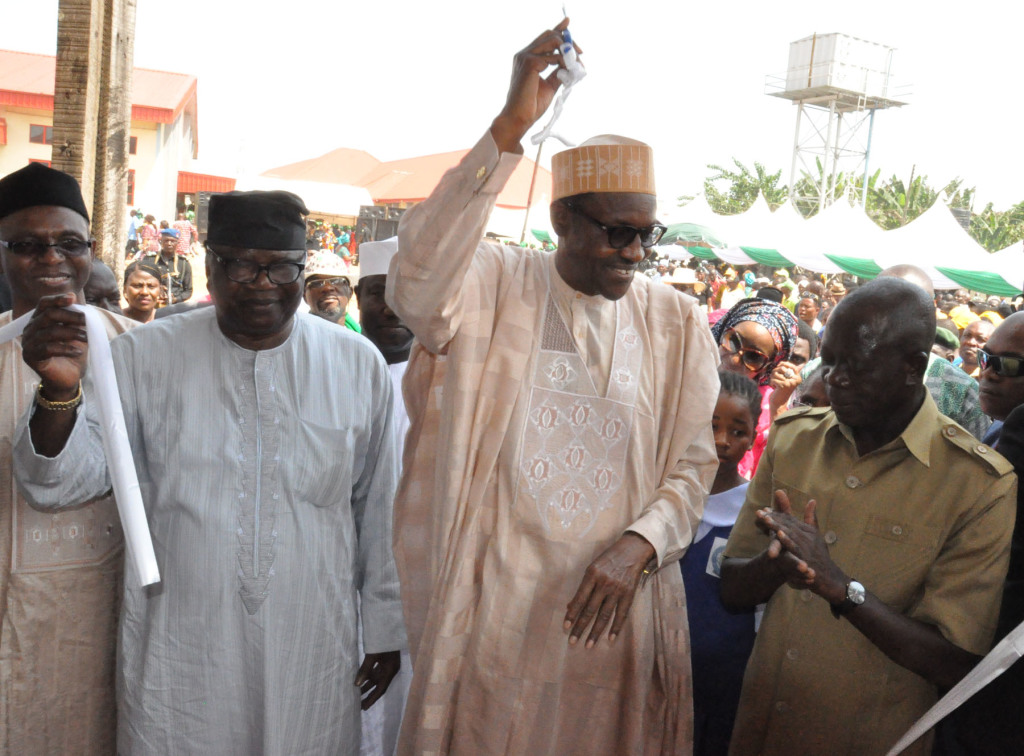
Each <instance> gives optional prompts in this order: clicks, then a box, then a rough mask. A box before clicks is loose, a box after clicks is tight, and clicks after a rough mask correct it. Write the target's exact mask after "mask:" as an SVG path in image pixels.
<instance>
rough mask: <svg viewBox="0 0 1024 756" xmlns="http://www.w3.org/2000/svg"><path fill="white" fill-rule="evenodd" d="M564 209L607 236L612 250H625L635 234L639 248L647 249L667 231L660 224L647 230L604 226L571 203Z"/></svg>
mask: <svg viewBox="0 0 1024 756" xmlns="http://www.w3.org/2000/svg"><path fill="white" fill-rule="evenodd" d="M566 207H568V208H569V210H571V211H572V212H574V213H576V214H577V215H579V216H580V217H582V218H586V219H587V220H588V221H590V222H591V223H593V224H594V225H595V226H597V227H598V228H600V229H601V230H602V231H604V232H605V233H606V234H607V235H608V244H609V246H611V248H612V249H625V248H626V247H628V246H629V245H630V244H632V243H633V240H634V239H635V238H636V237H637V234H639V235H640V246H641V247H643V248H644V249H648V248H650V247H653V246H654V245H655V244H657V243H658V242H659V241H661V237H662V236H664V235H665V232H666V231H667V230H668V229H667V228H666V227H665V226H663V225H661V224H660V223H652V224H651V225H650V226H648V227H647V228H637V227H636V226H606V225H605V224H603V223H602V222H601V221H599V220H598V219H597V218H595V217H593V216H591V215H587V213H585V212H583V211H582V210H580V209H579V207H577V206H576V205H575V204H573V203H571V202H567V203H566Z"/></svg>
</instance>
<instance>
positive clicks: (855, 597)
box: [846, 580, 867, 606]
mask: <svg viewBox="0 0 1024 756" xmlns="http://www.w3.org/2000/svg"><path fill="white" fill-rule="evenodd" d="M846 598H848V599H849V600H850V601H852V602H853V603H854V604H857V605H858V606H859V605H860V604H863V603H864V599H865V598H867V592H866V591H865V590H864V586H863V585H861V584H860V583H858V582H857V581H856V580H852V581H850V584H849V585H848V586H846Z"/></svg>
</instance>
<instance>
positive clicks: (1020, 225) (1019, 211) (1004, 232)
mask: <svg viewBox="0 0 1024 756" xmlns="http://www.w3.org/2000/svg"><path fill="white" fill-rule="evenodd" d="M971 236H973V237H974V238H975V239H976V240H977V242H978V243H979V244H980V245H981V246H983V247H984V248H985V249H987V250H988V251H989V252H998V251H999V250H1001V249H1006V248H1007V247H1009V246H1010V245H1011V244H1016V243H1017V242H1019V241H1020V240H1021V239H1024V202H1020V203H1018V204H1016V205H1014V206H1013V207H1011V208H1010V209H1009V210H1005V211H1003V212H997V211H996V210H993V209H992V203H991V202H989V203H988V204H987V205H985V209H984V210H982V211H981V212H980V213H978V214H977V215H973V216H971Z"/></svg>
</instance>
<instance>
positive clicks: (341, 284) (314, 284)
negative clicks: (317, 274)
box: [306, 278, 352, 289]
mask: <svg viewBox="0 0 1024 756" xmlns="http://www.w3.org/2000/svg"><path fill="white" fill-rule="evenodd" d="M324 286H331V287H333V288H335V289H343V288H345V287H349V288H351V286H352V284H350V283H349V281H348V279H347V278H312V279H307V280H306V288H307V289H320V288H323V287H324Z"/></svg>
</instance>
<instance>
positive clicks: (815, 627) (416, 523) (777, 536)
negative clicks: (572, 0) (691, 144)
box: [0, 19, 1024, 756]
mask: <svg viewBox="0 0 1024 756" xmlns="http://www.w3.org/2000/svg"><path fill="white" fill-rule="evenodd" d="M567 24H568V19H566V20H564V21H563V22H562V23H561V24H559V25H558V26H556V27H555V28H554V29H553V30H547V31H545V32H543V33H542V34H541V35H540V36H538V37H537V39H535V40H534V41H533V42H532V43H531V44H530V45H528V46H527V47H526V48H525V49H524V50H522V51H521V52H520V53H518V54H517V55H516V58H515V64H514V68H513V76H512V82H511V85H510V87H509V91H508V95H507V99H506V102H505V105H504V107H503V108H502V110H501V111H500V112H499V113H498V115H497V117H495V119H494V120H493V121H492V122H491V124H490V127H489V128H488V129H487V130H486V131H485V132H484V133H483V135H482V136H481V138H480V140H479V142H478V143H477V144H476V145H475V146H474V147H473V149H471V150H470V151H469V152H468V153H467V155H466V156H465V157H464V159H463V160H462V161H461V162H460V164H459V165H458V166H456V167H455V168H453V169H452V170H451V171H449V172H448V173H447V174H446V175H445V176H444V178H443V179H442V180H441V182H440V184H439V185H438V186H437V188H436V189H435V190H434V192H433V193H432V195H431V196H430V198H428V199H427V200H426V201H424V202H422V203H420V204H418V205H416V206H414V207H412V208H410V209H409V210H408V211H407V212H406V213H405V214H404V216H403V218H402V221H401V224H400V226H399V232H398V236H397V237H396V238H393V239H389V240H384V241H378V242H364V243H362V244H361V245H360V246H359V250H358V252H359V257H360V261H359V263H360V264H359V277H358V279H357V278H356V277H355V275H354V273H353V272H352V270H351V269H350V261H351V257H352V248H351V247H350V246H349V245H350V244H351V243H352V239H351V234H350V233H349V232H350V231H351V229H344V228H334V227H324V226H323V225H322V224H316V223H313V224H310V222H309V220H308V210H307V208H306V207H305V204H304V203H303V201H302V199H301V198H299V197H297V196H296V195H294V194H290V193H288V192H281V191H275V192H231V193H226V194H218V195H214V196H213V197H212V198H211V201H210V205H209V216H208V231H207V235H206V238H205V240H204V244H203V249H202V254H203V256H204V263H205V265H206V269H207V271H208V287H209V291H210V294H211V301H210V302H209V303H207V304H209V306H205V307H204V306H196V304H198V303H192V302H190V301H189V300H190V298H191V296H192V283H191V267H190V265H189V259H188V257H189V253H188V252H182V251H181V248H180V244H181V241H182V234H181V229H180V228H172V227H168V228H166V229H164V230H163V231H161V230H160V229H159V228H158V227H156V226H155V224H153V228H154V229H155V231H156V235H155V236H153V235H152V232H150V231H146V232H145V233H143V230H144V229H146V228H147V227H148V226H149V225H151V221H146V219H145V217H143V220H144V221H146V222H144V223H143V224H142V226H140V227H137V229H136V242H138V243H139V244H140V249H139V252H140V254H139V256H138V258H137V259H133V260H132V262H131V264H130V265H129V266H128V270H127V272H126V275H125V280H124V282H123V291H124V294H125V298H126V301H127V309H126V310H125V312H124V314H123V315H122V314H118V313H116V312H114V311H112V310H113V309H114V308H113V306H112V305H113V303H114V302H116V301H117V300H118V299H119V298H120V297H119V293H120V292H119V287H118V282H117V281H116V280H115V279H114V276H113V273H112V272H111V271H110V269H109V268H107V267H106V266H103V265H102V264H101V263H99V262H98V261H96V260H94V259H93V252H94V250H93V246H94V244H93V241H92V239H91V236H90V234H89V214H88V211H87V209H86V205H85V202H84V201H83V199H82V195H81V190H80V188H79V186H78V184H77V182H76V181H75V180H74V179H73V178H71V177H70V176H67V175H66V174H63V173H61V172H59V171H56V170H53V169H51V168H49V167H46V166H42V165H39V164H31V165H29V166H28V167H26V168H24V169H21V170H19V171H16V172H15V173H12V174H10V175H8V176H6V177H4V178H2V179H0V255H2V262H3V268H4V273H5V276H6V279H7V281H8V283H9V286H10V290H11V299H12V302H11V311H10V312H9V313H4V314H3V315H0V328H2V330H0V334H3V335H2V336H0V422H2V423H3V425H4V431H3V441H4V443H2V444H0V471H2V475H3V480H4V484H3V486H2V487H0V754H19V756H20V755H21V754H27V755H28V756H34V755H35V754H53V753H86V754H106V753H115V752H116V753H122V754H153V755H154V756H156V755H157V754H159V755H161V756H162V755H164V754H171V753H174V754H177V753H196V754H214V753H215V754H228V755H232V754H237V755H238V756H254V755H256V754H268V756H269V755H275V756H276V755H284V754H311V755H312V754H347V755H349V756H355V755H356V754H359V753H371V754H386V755H387V756H391V754H394V753H398V754H403V756H405V755H412V754H455V755H460V756H488V755H489V754H531V755H532V754H549V755H551V756H554V755H555V754H583V753H586V754H608V755H609V756H618V755H619V754H645V755H652V756H653V755H665V756H667V755H668V754H687V753H697V754H724V753H729V754H735V755H737V756H743V755H745V754H750V755H751V756H753V755H755V754H786V756H799V755H801V754H807V755H811V754H815V755H817V754H833V753H844V754H884V753H886V752H887V750H888V749H889V748H890V747H891V746H892V745H893V743H895V742H896V741H897V740H898V739H899V737H900V736H901V735H903V733H904V732H906V731H907V729H909V728H910V726H911V725H912V724H913V723H914V722H915V721H916V720H917V719H918V718H920V717H921V716H922V715H923V714H924V712H925V711H926V710H927V709H928V708H929V707H930V706H931V705H932V704H933V703H934V702H935V701H936V699H937V697H938V696H939V695H940V694H941V693H942V692H945V691H946V690H948V689H950V688H951V687H953V686H954V685H955V684H956V683H957V682H958V681H960V680H961V679H963V677H964V676H965V675H966V674H967V673H968V672H969V671H970V670H971V669H972V668H973V667H974V666H975V665H976V664H977V662H978V661H979V660H980V659H981V658H982V656H984V654H986V653H987V652H988V650H989V649H990V647H991V645H992V643H993V641H994V640H996V639H999V638H1001V637H1003V636H1005V635H1006V633H1008V632H1009V631H1010V630H1012V629H1013V628H1014V627H1016V626H1017V625H1018V624H1019V623H1021V621H1022V620H1024V538H1022V534H1021V533H1019V532H1018V528H1017V526H1016V520H1017V511H1018V506H1019V505H1018V488H1017V475H1016V472H1017V471H1019V470H1020V469H1021V468H1022V467H1024V409H1021V408H1022V407H1024V314H1021V313H1017V312H1014V311H1013V307H1012V305H1011V304H1009V303H1005V302H1002V301H1000V302H989V301H985V302H983V303H982V302H977V303H976V302H974V300H971V298H970V297H969V296H968V295H967V293H966V292H964V293H962V294H961V293H957V295H955V298H953V299H951V298H949V297H947V296H945V294H940V295H939V296H938V297H936V293H935V291H934V290H933V287H932V282H931V280H930V279H929V278H928V277H927V275H926V273H925V272H924V271H921V270H919V269H917V268H913V267H910V266H895V267H893V268H890V269H887V270H884V271H882V272H881V273H880V274H879V275H878V277H877V278H876V279H875V280H872V281H867V282H859V283H858V282H855V281H854V280H852V279H847V278H835V277H834V278H831V279H828V280H820V279H815V278H814V277H813V276H810V275H809V276H807V277H806V278H805V279H804V278H802V277H801V273H800V271H793V272H790V271H785V270H778V271H774V272H773V273H772V275H771V277H770V278H769V277H767V276H765V277H763V278H762V277H761V276H760V275H759V274H760V273H761V272H762V271H757V270H749V271H743V270H735V269H725V270H721V271H719V270H716V269H714V268H712V267H711V266H709V265H694V264H691V265H679V266H677V265H675V264H674V263H671V262H670V261H663V262H659V261H655V262H654V264H653V265H652V266H651V267H650V274H649V275H644V273H643V266H642V264H643V263H644V262H645V261H646V260H647V259H648V256H649V254H650V251H651V250H652V249H653V248H654V247H655V246H656V245H657V243H658V241H659V240H660V239H661V237H662V235H663V234H664V233H665V227H664V226H663V225H661V224H660V223H659V222H658V220H657V217H656V207H657V202H656V196H657V194H656V185H655V179H654V171H653V165H654V159H653V153H652V150H651V148H650V147H649V146H648V145H646V144H644V143H642V142H639V141H637V140H634V139H630V138H627V137H623V136H615V135H607V134H606V135H603V136H600V137H595V138H593V139H590V140H587V141H586V142H584V143H583V144H581V145H579V146H578V147H573V148H569V149H565V150H563V151H561V152H559V153H557V154H555V155H554V157H553V158H552V175H553V184H554V185H553V199H552V203H551V220H552V225H553V228H554V230H555V231H556V232H557V234H558V237H559V243H558V245H557V248H555V249H554V250H546V249H531V248H520V247H516V246H510V245H507V244H500V243H495V242H492V241H490V240H488V239H486V238H485V236H484V230H485V227H486V224H487V221H488V218H489V215H490V213H491V211H492V209H493V207H494V204H495V200H496V198H497V196H498V193H499V192H500V191H501V190H502V189H503V187H504V186H505V184H506V182H507V181H508V180H509V178H510V176H511V175H512V173H513V171H514V170H515V169H516V167H517V165H518V164H519V162H520V160H521V157H522V153H523V150H522V146H521V142H522V140H523V138H524V137H525V135H526V133H527V132H528V131H529V129H530V128H531V127H532V126H533V125H534V124H535V123H536V122H537V121H538V120H539V119H541V117H542V116H543V114H544V113H545V111H546V110H547V109H548V107H549V105H550V103H551V101H552V99H553V97H554V95H555V93H556V91H557V89H558V87H559V80H558V78H557V77H556V76H553V75H552V76H546V75H545V71H548V70H550V66H551V65H552V64H554V65H561V64H560V63H559V61H560V58H559V57H558V56H557V55H556V54H555V51H556V50H558V49H559V47H560V45H562V44H563V37H562V32H563V31H564V30H565V29H566V25H567ZM595 165H599V166H602V167H601V168H600V169H599V170H594V169H593V167H594V166H595ZM184 220H186V222H187V219H184ZM339 231H340V232H341V233H340V234H339V233H338V232H339ZM346 233H349V239H348V244H346V243H343V241H342V240H343V239H344V235H345V234H346ZM154 240H155V241H156V247H155V248H153V247H152V246H151V242H152V241H154ZM188 248H189V250H191V248H192V245H191V241H190V242H189V246H188ZM353 295H354V296H355V297H356V300H357V302H358V310H359V320H358V322H357V321H356V320H355V319H354V318H352V317H351V315H349V314H348V304H349V301H350V298H351V297H352V296H353ZM161 298H164V299H165V300H166V302H167V306H166V307H163V308H159V310H160V311H161V312H162V313H163V315H164V316H163V317H158V314H159V313H157V312H156V311H157V310H158V305H159V304H160V300H161ZM86 302H90V303H96V304H95V305H94V306H85V307H78V306H76V305H81V304H84V303H86ZM104 304H106V305H111V306H109V307H104ZM126 316H127V317H126ZM15 326H17V327H18V330H15ZM87 331H88V332H89V333H87ZM19 334H20V335H19ZM98 334H103V335H104V336H103V341H104V342H109V355H108V356H104V355H106V354H108V352H107V350H106V349H100V347H101V346H103V345H101V344H97V343H96V342H95V341H94V339H96V338H98ZM90 335H91V338H90ZM104 360H107V361H106V362H105V361H104ZM104 382H107V383H109V382H114V383H115V384H116V389H117V393H118V395H119V397H120V404H121V409H122V411H123V415H124V421H125V426H126V429H127V438H126V439H124V438H119V437H116V436H112V435H111V431H110V427H111V423H110V419H109V417H103V416H101V413H100V410H99V408H98V402H97V400H96V393H95V391H96V388H97V386H99V385H101V384H103V383H104ZM125 462H128V463H129V464H130V466H132V467H133V468H134V470H135V471H136V473H137V477H138V484H139V487H140V490H141V494H142V500H143V502H144V506H145V513H146V519H147V521H148V526H149V531H150V534H151V537H152V543H153V548H154V551H155V556H156V562H157V565H158V567H159V572H160V582H159V583H158V584H155V585H142V582H143V581H142V580H141V576H140V574H139V573H138V572H137V569H136V566H135V563H134V562H133V561H132V560H131V559H126V558H125V551H126V548H125V539H126V536H125V534H124V533H123V532H122V527H121V524H120V521H119V518H118V515H117V508H116V502H115V500H114V497H113V495H112V494H111V486H112V480H113V477H112V476H113V475H114V473H113V472H112V470H113V469H114V468H115V467H116V466H118V465H123V464H124V463H125ZM133 537H134V536H133ZM1022 678H1024V675H1021V674H1018V673H1017V672H1016V668H1011V670H1010V671H1009V672H1007V673H1006V674H1004V675H1003V676H1002V677H1000V678H999V679H998V680H997V681H996V682H995V683H993V684H992V685H990V686H989V687H988V688H986V689H984V690H983V691H982V692H981V693H980V694H979V695H977V696H975V698H974V699H972V700H971V701H970V702H969V703H968V704H967V705H964V706H962V707H960V708H959V709H958V710H957V711H956V712H955V713H954V714H953V715H952V716H951V717H949V718H947V719H946V720H945V721H944V722H943V723H942V725H941V727H940V728H939V729H938V732H937V733H929V734H928V735H926V736H925V737H923V738H921V739H919V740H918V741H917V742H916V743H914V744H913V745H912V746H911V747H910V748H909V749H908V751H906V752H907V753H916V754H928V753H933V752H935V753H941V754H982V753H1014V752H1016V749H1017V748H1019V742H1020V738H1021V735H1022V732H1021V725H1020V724H1019V721H1020V718H1019V711H1020V710H1021V705H1022V704H1024V679H1022ZM933 749H934V750H933Z"/></svg>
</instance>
